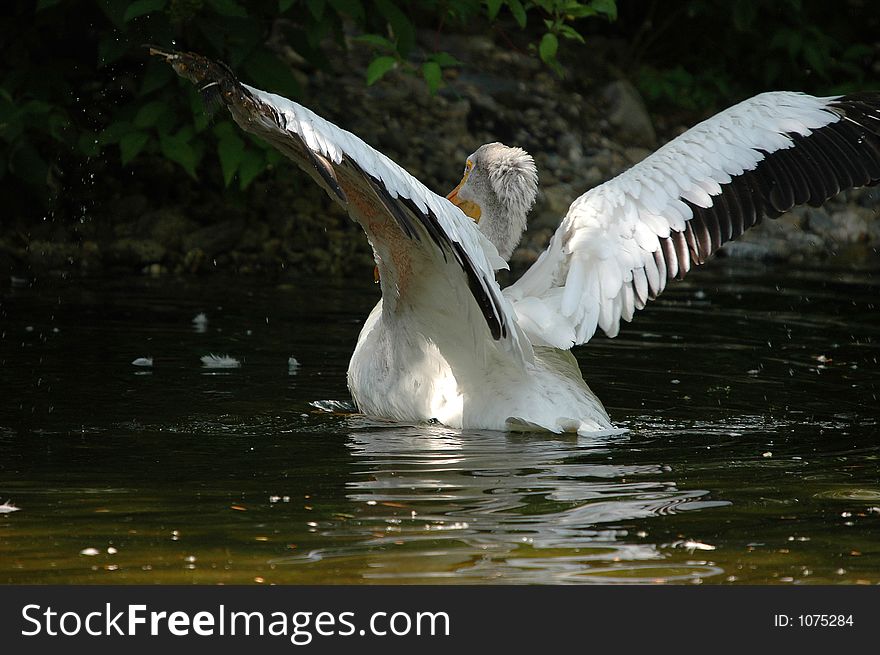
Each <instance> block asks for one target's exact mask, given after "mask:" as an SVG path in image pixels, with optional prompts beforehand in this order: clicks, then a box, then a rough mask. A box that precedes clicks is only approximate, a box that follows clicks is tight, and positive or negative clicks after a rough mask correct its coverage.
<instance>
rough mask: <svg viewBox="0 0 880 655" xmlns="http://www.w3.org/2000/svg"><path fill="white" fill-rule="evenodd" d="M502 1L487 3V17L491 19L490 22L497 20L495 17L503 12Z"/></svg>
mask: <svg viewBox="0 0 880 655" xmlns="http://www.w3.org/2000/svg"><path fill="white" fill-rule="evenodd" d="M501 5H502V0H487V1H486V15H487V16H488V17H489V20H495V17H496V16H497V15H498V12H499V11H501Z"/></svg>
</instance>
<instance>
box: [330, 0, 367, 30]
mask: <svg viewBox="0 0 880 655" xmlns="http://www.w3.org/2000/svg"><path fill="white" fill-rule="evenodd" d="M328 1H329V2H330V5H331V6H332V7H333V9H334V10H335V11H336V13H337V14H339V15H343V14H344V15H346V16H348V17H350V18H351V19H352V20H353V21H354V22H355V23H358V24H359V25H363V23H364V21H365V20H366V15H367V13H366V11H365V10H364V5H363V3H362V2H361V0H328Z"/></svg>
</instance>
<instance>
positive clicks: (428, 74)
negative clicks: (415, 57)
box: [422, 61, 443, 94]
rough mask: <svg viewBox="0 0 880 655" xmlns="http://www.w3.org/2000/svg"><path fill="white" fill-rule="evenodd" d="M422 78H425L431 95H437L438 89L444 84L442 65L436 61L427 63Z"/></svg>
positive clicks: (424, 65) (423, 66)
mask: <svg viewBox="0 0 880 655" xmlns="http://www.w3.org/2000/svg"><path fill="white" fill-rule="evenodd" d="M422 76H423V77H424V78H425V82H427V83H428V89H430V90H431V93H432V94H434V93H437V89H439V88H440V85H441V84H443V71H442V70H441V68H440V64H438V63H437V62H436V61H426V62H425V63H424V64H423V65H422Z"/></svg>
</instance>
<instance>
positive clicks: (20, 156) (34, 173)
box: [9, 142, 49, 186]
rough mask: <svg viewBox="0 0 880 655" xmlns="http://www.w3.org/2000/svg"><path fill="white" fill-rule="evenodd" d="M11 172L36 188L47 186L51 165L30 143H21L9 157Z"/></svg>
mask: <svg viewBox="0 0 880 655" xmlns="http://www.w3.org/2000/svg"><path fill="white" fill-rule="evenodd" d="M9 170H10V171H11V172H13V173H14V174H15V175H17V176H18V177H20V178H21V179H22V180H24V181H25V182H27V183H29V184H32V185H34V186H42V185H45V184H46V179H47V177H48V175H49V165H48V164H47V163H46V162H45V160H44V159H43V158H42V157H41V156H40V153H39V152H37V149H36V148H34V147H33V146H32V145H31V144H30V143H27V142H19V145H18V147H16V148H15V149H14V150H13V151H12V153H11V154H10V156H9Z"/></svg>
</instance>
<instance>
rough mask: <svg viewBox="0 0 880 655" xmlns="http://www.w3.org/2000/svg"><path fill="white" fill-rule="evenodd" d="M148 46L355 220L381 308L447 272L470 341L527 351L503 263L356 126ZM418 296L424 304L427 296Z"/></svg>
mask: <svg viewBox="0 0 880 655" xmlns="http://www.w3.org/2000/svg"><path fill="white" fill-rule="evenodd" d="M151 53H152V54H156V55H160V56H162V57H164V58H165V59H166V60H167V61H168V62H169V63H170V64H171V65H172V67H173V68H174V69H175V71H176V72H177V73H178V74H179V75H181V76H182V77H185V78H187V79H189V80H191V81H193V82H195V83H196V84H197V85H199V88H200V90H201V91H202V92H203V94H206V95H210V96H213V97H216V98H218V99H219V100H220V101H221V102H223V103H224V104H225V105H226V106H227V108H228V109H229V111H230V113H231V114H232V117H233V118H234V119H235V122H236V123H238V125H239V126H240V127H241V128H242V129H244V130H246V131H248V132H251V133H253V134H256V135H257V136H260V137H262V138H263V139H265V140H266V141H268V142H269V143H270V144H272V145H273V146H274V147H275V148H277V149H278V150H279V151H281V152H282V153H283V154H284V155H286V156H287V157H288V158H290V159H292V160H293V161H294V162H296V163H297V164H298V165H299V166H300V168H302V169H303V170H304V171H306V172H307V173H309V175H310V176H311V177H312V178H313V179H314V180H315V181H316V182H317V183H318V184H319V185H320V186H321V187H323V188H324V190H325V191H326V192H327V193H328V195H330V197H332V198H334V199H335V200H336V201H337V202H339V203H340V204H341V205H342V206H343V207H344V208H345V209H346V210H347V211H348V212H349V214H350V215H351V216H352V217H353V218H354V219H355V220H357V221H358V222H360V223H361V225H362V226H363V227H364V230H365V231H367V234H368V235H369V236H370V238H371V243H372V245H373V249H374V252H375V253H376V257H377V263H378V264H379V266H380V270H382V275H383V279H382V283H383V298H384V302H385V304H386V306H388V304H389V303H393V302H394V301H395V300H396V298H395V297H394V296H395V295H400V293H401V290H402V289H403V288H404V286H405V285H413V284H416V283H418V282H420V280H419V279H418V277H419V276H420V275H421V276H423V277H424V276H425V275H438V274H439V275H445V276H447V278H448V284H447V286H452V287H454V288H453V291H454V294H455V300H454V301H453V308H454V309H456V310H457V311H458V312H459V313H460V316H461V318H462V321H460V322H459V325H461V324H462V323H464V325H465V326H466V327H467V328H469V333H470V334H472V335H473V339H474V341H475V342H480V341H481V340H483V334H484V333H485V338H486V339H489V340H494V341H495V342H499V344H500V345H501V346H502V347H503V348H504V349H505V350H506V351H508V352H510V353H513V354H515V355H517V356H518V357H520V358H522V359H525V360H528V359H530V358H531V353H532V351H531V346H530V344H529V343H528V340H527V339H525V338H524V337H522V334H521V331H520V330H519V329H518V327H517V326H516V321H515V315H514V313H513V308H512V307H511V305H510V303H509V301H508V300H507V299H506V298H504V296H503V295H502V293H501V290H500V288H499V287H498V284H497V283H496V281H495V270H496V269H497V268H502V267H504V268H506V267H507V264H506V262H504V260H502V259H501V258H500V257H499V256H498V251H497V250H496V248H495V246H493V245H492V243H491V242H490V241H489V240H488V239H487V238H486V237H485V236H483V234H482V232H480V230H479V229H478V228H477V227H476V225H475V224H474V223H473V222H472V221H471V220H470V219H469V218H467V217H466V216H465V215H464V214H463V213H462V212H461V210H460V209H459V208H458V207H456V206H455V205H453V204H452V203H451V202H449V201H448V200H447V199H446V198H443V197H441V196H438V195H437V194H435V193H433V192H432V191H430V190H429V189H428V188H427V187H425V185H423V184H422V183H421V182H419V181H418V180H417V179H415V178H414V177H413V176H412V175H410V174H409V173H408V172H407V171H405V170H404V169H403V168H401V167H400V166H398V165H397V164H396V163H394V162H393V161H391V160H390V159H389V158H388V157H386V156H385V155H383V154H382V153H380V152H378V151H377V150H375V149H373V148H372V147H370V146H369V145H367V144H366V143H364V141H362V140H361V139H360V138H358V137H357V136H355V135H354V134H351V133H350V132H347V131H345V130H343V129H341V128H339V127H337V126H336V125H334V124H333V123H331V122H329V121H327V120H324V119H323V118H321V117H320V116H318V115H317V114H315V113H314V112H312V111H310V110H309V109H307V108H305V107H303V106H302V105H299V104H297V103H295V102H293V101H292V100H288V99H287V98H283V97H281V96H278V95H275V94H273V93H268V92H266V91H261V90H259V89H255V88H253V87H251V86H248V85H246V84H242V83H241V82H239V81H238V80H237V79H236V77H235V75H234V74H233V73H232V72H231V71H230V70H229V69H228V68H227V67H226V66H224V65H223V64H220V63H218V62H214V61H211V60H209V59H207V58H205V57H202V56H201V55H197V54H194V53H183V52H165V51H162V50H160V49H157V48H153V49H151ZM382 267H385V268H384V270H383V269H382ZM386 274H387V277H393V278H394V279H393V280H388V279H387V277H386ZM386 287H388V294H387V296H388V297H386ZM409 301H410V302H411V301H412V299H409ZM419 301H420V302H422V303H423V304H424V305H425V306H426V307H428V308H429V309H430V302H431V299H430V298H423V299H420V300H419ZM474 303H475V307H472V305H473V304H474ZM462 334H465V330H464V329H463V330H462Z"/></svg>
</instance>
